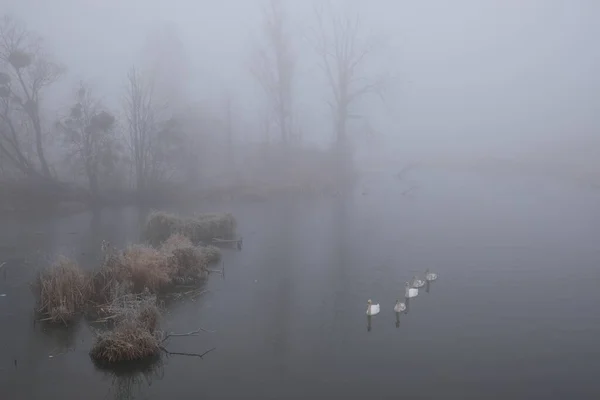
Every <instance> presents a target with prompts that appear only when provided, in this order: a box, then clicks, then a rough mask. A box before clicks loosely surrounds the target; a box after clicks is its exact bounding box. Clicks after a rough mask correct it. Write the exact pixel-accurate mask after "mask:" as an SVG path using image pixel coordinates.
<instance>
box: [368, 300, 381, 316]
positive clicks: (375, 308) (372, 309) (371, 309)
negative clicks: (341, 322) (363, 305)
mask: <svg viewBox="0 0 600 400" xmlns="http://www.w3.org/2000/svg"><path fill="white" fill-rule="evenodd" d="M377 314H379V304H373V302H372V301H371V300H369V301H367V315H368V316H371V315H377Z"/></svg>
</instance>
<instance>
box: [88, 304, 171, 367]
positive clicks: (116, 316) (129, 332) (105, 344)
mask: <svg viewBox="0 0 600 400" xmlns="http://www.w3.org/2000/svg"><path fill="white" fill-rule="evenodd" d="M107 311H108V312H109V313H111V314H112V319H113V320H114V321H115V324H116V325H115V327H114V328H113V329H112V330H110V331H107V332H103V333H101V334H100V335H98V337H97V339H96V342H95V343H94V346H93V347H92V349H91V351H90V356H91V357H92V358H93V359H94V360H95V361H98V362H102V363H116V362H123V361H134V360H141V359H144V358H147V357H151V356H156V355H157V354H158V353H159V351H160V337H161V334H160V332H157V331H156V328H157V327H158V320H159V318H160V311H159V310H158V307H157V306H156V297H154V296H150V295H149V294H148V293H147V292H146V293H144V295H132V294H130V295H125V296H122V297H119V298H117V299H115V300H114V301H113V303H112V304H110V305H109V306H108V307H107Z"/></svg>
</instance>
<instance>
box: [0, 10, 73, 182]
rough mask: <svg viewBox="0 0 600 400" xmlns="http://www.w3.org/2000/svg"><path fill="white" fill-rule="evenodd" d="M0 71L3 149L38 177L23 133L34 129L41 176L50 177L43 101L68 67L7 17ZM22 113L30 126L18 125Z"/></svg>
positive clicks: (1, 25)
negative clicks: (25, 150) (26, 151)
mask: <svg viewBox="0 0 600 400" xmlns="http://www.w3.org/2000/svg"><path fill="white" fill-rule="evenodd" d="M0 70H1V71H2V78H1V79H0V81H1V82H2V83H1V85H2V88H1V89H0V91H1V92H2V103H3V104H2V105H3V110H2V122H3V127H2V135H3V138H4V139H5V140H4V143H3V144H2V147H0V150H2V152H3V153H4V154H5V155H6V156H7V157H12V158H13V159H14V161H15V162H16V164H15V165H16V166H17V167H18V168H19V169H21V170H22V171H23V172H26V173H27V174H28V175H32V174H34V172H35V168H34V165H33V164H32V163H31V160H26V159H25V158H24V157H23V156H24V154H23V136H24V132H23V131H24V130H25V129H27V128H31V129H32V130H33V134H34V135H33V136H34V143H35V149H36V153H37V157H38V160H39V163H40V168H41V174H42V175H43V176H44V177H45V178H50V177H51V175H50V167H49V166H48V162H47V160H46V156H45V154H44V132H43V128H42V122H41V118H40V102H41V100H42V94H43V92H44V90H45V88H47V87H48V86H50V85H51V84H53V83H54V82H56V81H57V80H58V78H59V77H60V76H61V75H62V74H63V72H64V68H62V67H61V66H59V65H58V64H55V63H53V62H51V61H50V60H49V58H48V56H47V55H45V54H44V52H43V48H42V46H41V38H40V37H39V36H37V35H35V34H34V33H33V32H31V31H29V30H27V29H26V27H25V26H23V25H22V24H20V23H19V22H17V21H15V20H14V19H12V18H10V17H8V16H5V17H3V19H2V20H1V21H0ZM18 114H21V115H23V116H25V117H26V118H25V120H27V122H28V123H27V124H20V126H19V125H17V121H18V120H19V117H20V116H19V115H18ZM21 121H22V120H21ZM9 154H10V156H9Z"/></svg>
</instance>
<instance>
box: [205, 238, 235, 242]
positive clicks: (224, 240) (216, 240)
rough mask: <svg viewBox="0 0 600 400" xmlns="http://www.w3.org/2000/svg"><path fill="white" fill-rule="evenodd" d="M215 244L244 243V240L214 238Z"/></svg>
mask: <svg viewBox="0 0 600 400" xmlns="http://www.w3.org/2000/svg"><path fill="white" fill-rule="evenodd" d="M212 241H213V243H238V242H241V241H242V238H239V239H221V238H213V239H212Z"/></svg>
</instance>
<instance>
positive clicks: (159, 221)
mask: <svg viewBox="0 0 600 400" xmlns="http://www.w3.org/2000/svg"><path fill="white" fill-rule="evenodd" d="M235 228H236V222H235V218H234V217H233V215H231V214H229V213H216V214H198V215H196V216H194V217H192V218H181V217H179V216H177V215H173V214H169V213H165V212H160V211H156V212H153V213H152V214H150V216H149V217H148V220H147V222H146V226H145V228H144V235H145V237H146V239H147V240H148V241H149V242H150V243H151V244H152V245H154V246H158V245H160V244H162V243H163V242H165V241H166V240H167V239H169V238H170V237H171V236H172V235H173V234H175V233H179V234H181V235H183V236H185V237H187V238H188V239H190V240H191V241H192V243H194V244H198V243H200V242H210V241H211V240H212V238H215V237H231V236H232V235H233V234H234V233H235Z"/></svg>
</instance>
